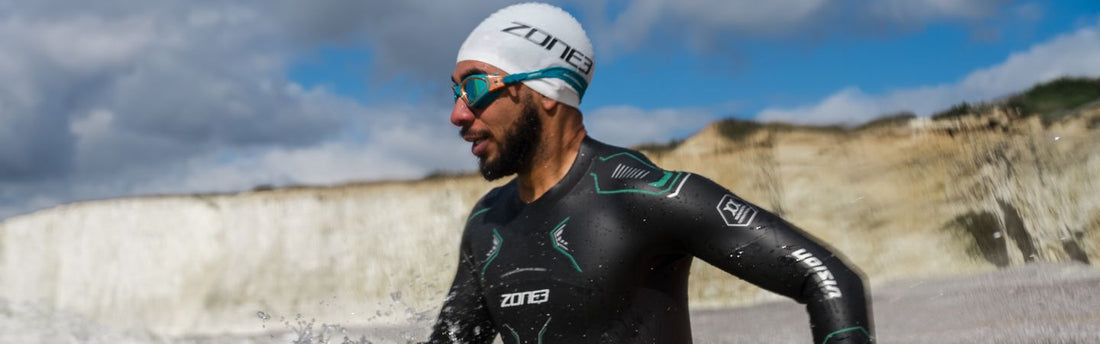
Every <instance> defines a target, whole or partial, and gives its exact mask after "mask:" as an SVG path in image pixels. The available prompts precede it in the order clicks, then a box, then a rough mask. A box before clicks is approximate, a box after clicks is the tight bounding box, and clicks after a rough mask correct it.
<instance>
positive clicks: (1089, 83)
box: [932, 77, 1100, 124]
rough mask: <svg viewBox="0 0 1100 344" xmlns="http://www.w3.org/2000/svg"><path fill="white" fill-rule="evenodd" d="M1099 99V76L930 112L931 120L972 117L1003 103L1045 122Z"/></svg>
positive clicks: (1055, 119)
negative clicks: (1001, 98) (1006, 97)
mask: <svg viewBox="0 0 1100 344" xmlns="http://www.w3.org/2000/svg"><path fill="white" fill-rule="evenodd" d="M1097 100H1100V78H1069V77H1065V78H1060V79H1055V80H1052V81H1049V82H1045V83H1041V84H1037V85H1035V86H1033V87H1031V88H1030V89H1028V90H1027V91H1024V92H1023V93H1020V94H1017V95H1014V96H1011V97H1008V99H1005V100H1003V101H1000V102H992V103H978V104H970V103H966V102H963V103H959V104H956V105H954V106H952V107H951V108H950V109H947V110H944V111H940V112H938V113H936V114H934V115H932V119H933V120H941V119H948V118H958V117H965V116H972V115H975V114H978V113H983V112H986V111H989V110H990V109H992V108H993V107H996V106H1005V107H1008V108H1010V109H1013V110H1015V111H1017V112H1018V113H1020V114H1023V115H1026V116H1032V115H1037V116H1039V117H1040V118H1041V119H1042V121H1043V123H1044V124H1050V123H1053V122H1055V121H1058V120H1060V119H1062V118H1064V117H1066V116H1068V115H1070V114H1072V113H1073V110H1075V109H1077V108H1078V107H1080V106H1082V105H1085V104H1088V103H1090V102H1093V101H1097Z"/></svg>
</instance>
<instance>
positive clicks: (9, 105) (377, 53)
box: [0, 0, 1100, 219]
mask: <svg viewBox="0 0 1100 344" xmlns="http://www.w3.org/2000/svg"><path fill="white" fill-rule="evenodd" d="M510 3H514V1H496V0H491V1H478V2H470V1H461V2H460V1H445V0H407V1H347V0H313V1H295V0H271V1H262V2H261V1H213V0H166V1H145V0H103V1H94V2H93V1H76V0H67V1H55V0H38V1H17V0H0V219H4V218H8V217H11V216H15V215H19V214H24V213H28V212H32V211H35V210H39V209H44V208H50V207H53V206H56V205H59V204H66V203H71V202H77V201H83V200H95V199H104V198H114V197H129V196H138V195H156V194H181V193H207V192H234V191H241V190H250V189H252V188H255V187H257V186H261V185H265V186H288V185H334V184H340V183H345V182H361V181H372V180H394V179H416V178H420V177H422V176H424V175H426V174H429V173H432V172H437V171H452V172H459V171H472V170H474V169H475V167H476V161H475V159H474V158H473V157H472V156H471V155H470V153H469V145H468V144H467V143H465V142H463V141H462V140H461V139H460V138H459V136H458V134H457V133H458V130H457V128H455V127H453V126H452V125H451V124H450V123H449V120H448V116H449V111H450V108H451V106H452V105H453V103H452V101H453V96H452V94H451V91H450V86H451V82H450V80H449V78H450V74H451V71H452V69H453V68H454V63H455V55H456V53H457V51H458V47H459V45H460V44H461V43H462V40H463V39H464V38H465V36H466V35H467V34H468V33H469V32H470V31H471V30H472V29H473V28H474V27H475V26H477V24H478V23H479V22H480V21H481V20H482V19H484V18H485V17H487V16H488V15H489V14H491V13H492V12H493V11H495V10H496V9H499V8H502V7H504V6H506V5H508V4H510ZM551 3H553V4H555V5H558V6H561V7H563V8H565V9H566V10H568V11H569V12H571V13H573V14H574V15H575V16H576V17H577V18H578V20H579V21H580V22H581V23H582V25H584V27H585V30H586V31H587V32H588V34H589V36H590V38H591V40H592V41H593V45H594V47H595V50H596V52H595V60H596V67H595V72H594V77H593V81H592V84H591V85H590V87H589V89H588V92H587V93H586V95H585V98H584V100H583V101H582V103H581V106H580V109H581V111H582V112H583V113H584V117H585V124H586V126H587V128H588V130H589V134H590V135H592V136H593V137H595V138H597V139H600V140H602V141H605V142H608V143H612V144H617V145H625V146H629V145H635V144H639V143H646V142H667V141H669V140H672V139H681V138H684V137H687V136H690V135H691V134H693V133H695V132H697V131H698V130H700V129H702V128H703V127H704V126H705V125H706V124H707V123H710V122H712V121H715V120H719V119H722V118H740V119H752V120H758V121H784V122H793V123H804V124H858V123H862V122H865V121H867V120H870V119H873V118H875V117H878V116H882V115H885V114H892V113H898V112H900V111H912V112H914V113H916V114H917V115H919V116H928V115H930V114H933V113H935V112H937V111H940V110H943V109H946V108H949V107H950V106H951V105H953V104H956V103H959V102H962V101H969V102H979V101H986V100H991V99H996V98H999V97H1003V96H1005V95H1009V94H1012V93H1014V92H1019V91H1022V90H1025V89H1027V88H1028V87H1030V86H1032V85H1034V84H1036V83H1039V82H1043V81H1048V80H1051V79H1054V78H1058V77H1062V76H1086V77H1100V1H1094V0H1067V1H999V0H984V1H964V0H959V1H951V0H873V1H872V0H867V1H856V0H836V1H826V0H774V1H755V0H724V1H723V0H713V1H712V0H679V1H676V0H638V1H621V0H587V1H582V0H567V1H556V2H551Z"/></svg>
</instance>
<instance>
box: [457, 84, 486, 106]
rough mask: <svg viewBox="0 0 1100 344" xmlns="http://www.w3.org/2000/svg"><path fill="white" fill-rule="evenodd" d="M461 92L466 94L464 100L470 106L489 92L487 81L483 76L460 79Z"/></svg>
mask: <svg viewBox="0 0 1100 344" xmlns="http://www.w3.org/2000/svg"><path fill="white" fill-rule="evenodd" d="M462 92H463V93H465V94H466V102H467V103H468V104H469V105H470V106H475V105H474V104H477V103H479V101H480V100H481V98H482V97H484V96H485V94H486V93H488V92H489V81H488V80H486V79H483V78H469V79H466V80H463V81H462Z"/></svg>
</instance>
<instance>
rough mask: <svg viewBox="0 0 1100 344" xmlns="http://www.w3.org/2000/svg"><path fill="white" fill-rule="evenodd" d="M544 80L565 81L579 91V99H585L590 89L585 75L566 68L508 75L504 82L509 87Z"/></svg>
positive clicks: (551, 68)
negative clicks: (587, 90)
mask: <svg viewBox="0 0 1100 344" xmlns="http://www.w3.org/2000/svg"><path fill="white" fill-rule="evenodd" d="M542 78H556V79H561V80H563V81H565V83H567V84H569V86H573V89H575V90H577V96H578V98H583V97H584V91H585V90H586V89H588V81H585V80H584V76H583V75H581V74H580V73H577V72H574V71H573V70H572V69H569V68H565V67H550V68H543V69H539V70H536V71H534V72H527V73H516V74H508V75H507V76H505V77H504V80H502V81H504V84H505V85H507V84H511V83H515V82H520V81H524V80H531V79H542Z"/></svg>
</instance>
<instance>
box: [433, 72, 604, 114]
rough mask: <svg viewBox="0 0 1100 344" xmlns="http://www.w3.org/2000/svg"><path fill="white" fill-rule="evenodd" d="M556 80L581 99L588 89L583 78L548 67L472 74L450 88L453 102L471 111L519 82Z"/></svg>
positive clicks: (490, 101)
mask: <svg viewBox="0 0 1100 344" xmlns="http://www.w3.org/2000/svg"><path fill="white" fill-rule="evenodd" d="M541 78H558V79H561V80H564V81H565V83H567V84H569V86H573V89H575V90H577V95H578V96H581V97H583V96H584V90H585V89H586V88H588V82H587V81H585V80H584V76H582V75H581V74H580V73H577V72H574V71H573V70H571V69H568V68H565V67H550V68H543V69H539V70H536V71H534V72H527V73H515V74H508V75H506V76H500V74H474V75H470V76H467V77H466V78H465V79H462V82H460V83H458V85H454V87H452V89H453V91H454V93H455V101H458V100H459V99H462V101H463V102H465V103H466V107H469V108H471V109H475V108H482V107H485V106H488V105H489V103H492V102H493V100H495V99H496V98H497V96H498V95H500V92H499V91H500V90H501V89H502V88H504V86H508V85H511V84H514V83H517V82H520V81H524V80H531V79H541Z"/></svg>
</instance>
